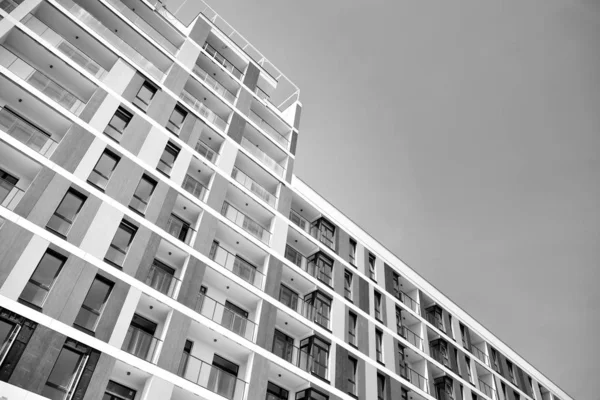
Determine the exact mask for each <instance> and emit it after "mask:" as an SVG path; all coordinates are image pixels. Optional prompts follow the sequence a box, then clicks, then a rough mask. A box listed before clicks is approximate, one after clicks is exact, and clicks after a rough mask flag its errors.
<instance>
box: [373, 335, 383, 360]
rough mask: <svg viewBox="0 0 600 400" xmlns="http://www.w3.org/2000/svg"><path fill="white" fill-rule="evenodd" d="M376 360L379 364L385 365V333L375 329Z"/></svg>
mask: <svg viewBox="0 0 600 400" xmlns="http://www.w3.org/2000/svg"><path fill="white" fill-rule="evenodd" d="M375 359H376V361H377V362H378V363H380V364H384V363H385V360H384V358H383V332H382V331H381V330H379V329H375Z"/></svg>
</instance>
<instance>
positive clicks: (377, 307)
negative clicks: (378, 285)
mask: <svg viewBox="0 0 600 400" xmlns="http://www.w3.org/2000/svg"><path fill="white" fill-rule="evenodd" d="M382 302H383V300H382V296H381V293H379V292H378V291H377V290H375V289H374V290H373V311H374V313H375V319H376V320H377V321H379V322H383V311H382V309H381V306H382Z"/></svg>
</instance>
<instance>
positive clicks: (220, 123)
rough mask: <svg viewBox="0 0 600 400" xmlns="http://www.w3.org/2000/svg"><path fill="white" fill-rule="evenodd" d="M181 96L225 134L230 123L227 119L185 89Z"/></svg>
mask: <svg viewBox="0 0 600 400" xmlns="http://www.w3.org/2000/svg"><path fill="white" fill-rule="evenodd" d="M180 97H181V99H182V100H183V101H184V102H185V103H186V104H187V105H188V106H190V107H191V108H192V109H193V110H195V111H196V112H197V113H198V114H200V116H201V117H202V118H204V120H205V121H206V122H209V123H211V124H213V125H215V126H216V127H217V128H218V129H219V130H220V131H221V133H223V134H225V132H226V131H227V126H228V125H229V124H228V123H227V121H226V120H224V119H223V118H221V117H220V116H218V115H217V114H216V113H215V112H214V111H213V110H211V109H210V108H208V107H207V106H206V105H205V104H204V103H203V102H202V101H200V100H198V99H197V98H196V97H195V96H193V95H192V94H190V93H189V92H187V91H186V90H185V89H184V90H183V91H182V92H181V95H180Z"/></svg>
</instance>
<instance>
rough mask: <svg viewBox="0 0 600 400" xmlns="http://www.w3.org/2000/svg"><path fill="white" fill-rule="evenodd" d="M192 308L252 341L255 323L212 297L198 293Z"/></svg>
mask: <svg viewBox="0 0 600 400" xmlns="http://www.w3.org/2000/svg"><path fill="white" fill-rule="evenodd" d="M194 309H195V311H196V312H197V313H199V314H202V315H204V316H205V317H206V318H208V319H210V320H212V321H214V322H216V323H217V324H219V325H221V326H222V327H224V328H226V329H229V330H230V331H232V332H234V333H236V334H238V335H240V336H241V337H243V338H245V339H247V340H249V341H251V342H254V340H255V337H254V336H255V333H256V324H255V323H254V322H253V321H251V320H249V319H248V318H246V317H244V316H242V315H240V314H238V313H236V312H234V311H232V310H230V309H229V308H227V307H226V306H225V305H223V304H221V303H219V302H218V301H216V300H215V299H213V298H212V297H209V296H207V295H205V294H202V293H201V294H199V295H198V300H196V307H195V308H194Z"/></svg>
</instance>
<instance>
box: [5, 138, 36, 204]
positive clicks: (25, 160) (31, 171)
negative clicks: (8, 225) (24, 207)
mask: <svg viewBox="0 0 600 400" xmlns="http://www.w3.org/2000/svg"><path fill="white" fill-rule="evenodd" d="M41 169H42V167H41V165H39V164H38V163H37V162H35V161H33V160H32V159H30V158H29V157H27V156H26V155H25V154H23V153H21V152H20V151H18V150H17V149H15V148H13V147H11V146H9V145H8V144H7V143H5V142H3V141H0V205H1V206H2V207H4V208H7V209H9V210H11V211H14V210H15V208H16V207H17V205H18V204H19V202H20V201H21V199H22V198H23V196H24V195H25V192H26V191H27V189H28V188H29V185H31V182H32V181H33V180H34V179H35V177H36V176H37V174H38V173H39V172H40V170H41Z"/></svg>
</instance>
